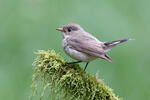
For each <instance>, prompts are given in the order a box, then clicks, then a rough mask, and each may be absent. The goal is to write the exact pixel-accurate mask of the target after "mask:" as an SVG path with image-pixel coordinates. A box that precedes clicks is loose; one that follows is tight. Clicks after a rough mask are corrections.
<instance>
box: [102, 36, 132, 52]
mask: <svg viewBox="0 0 150 100" xmlns="http://www.w3.org/2000/svg"><path fill="white" fill-rule="evenodd" d="M129 40H133V39H123V40H117V41H111V42H104V49H105V50H106V49H110V48H112V47H114V46H115V45H117V44H120V43H123V42H126V41H129Z"/></svg>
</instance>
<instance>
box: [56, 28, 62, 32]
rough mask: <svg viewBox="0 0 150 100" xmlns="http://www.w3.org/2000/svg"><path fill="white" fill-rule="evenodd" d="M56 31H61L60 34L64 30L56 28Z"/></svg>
mask: <svg viewBox="0 0 150 100" xmlns="http://www.w3.org/2000/svg"><path fill="white" fill-rule="evenodd" d="M56 30H58V31H61V32H64V29H63V28H56Z"/></svg>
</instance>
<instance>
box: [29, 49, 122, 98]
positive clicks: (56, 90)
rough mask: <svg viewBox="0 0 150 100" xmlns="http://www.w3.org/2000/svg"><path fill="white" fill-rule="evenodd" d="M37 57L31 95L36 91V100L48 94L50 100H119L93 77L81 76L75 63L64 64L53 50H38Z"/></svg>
mask: <svg viewBox="0 0 150 100" xmlns="http://www.w3.org/2000/svg"><path fill="white" fill-rule="evenodd" d="M37 54H39V56H38V57H37V58H36V59H35V61H34V63H33V66H34V73H33V77H32V85H31V87H32V89H33V96H34V95H35V93H37V92H38V91H40V97H39V98H40V99H43V98H44V97H45V96H46V94H48V95H49V96H48V98H49V99H51V100H120V99H119V98H118V97H116V96H115V94H114V93H113V92H112V89H110V88H109V87H107V86H106V85H105V84H104V83H103V82H102V81H101V80H99V79H97V78H96V76H91V75H90V74H87V73H85V72H84V71H83V70H82V69H81V68H80V67H79V65H78V64H71V65H68V64H66V61H65V60H64V59H63V58H62V57H61V56H60V55H58V54H56V53H55V51H54V50H48V51H43V50H40V51H38V52H37ZM39 87H41V88H40V90H39V89H38V88H39ZM47 91H49V92H48V93H47ZM33 96H32V97H33Z"/></svg>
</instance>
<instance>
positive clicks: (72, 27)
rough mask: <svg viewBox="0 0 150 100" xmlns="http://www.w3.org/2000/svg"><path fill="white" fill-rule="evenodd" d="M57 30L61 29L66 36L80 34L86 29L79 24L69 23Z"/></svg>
mask: <svg viewBox="0 0 150 100" xmlns="http://www.w3.org/2000/svg"><path fill="white" fill-rule="evenodd" d="M56 30H58V31H61V32H62V33H63V36H64V37H65V36H70V35H73V34H79V33H82V31H84V30H83V29H82V28H81V27H80V25H78V24H68V25H65V26H64V27H63V28H57V29H56Z"/></svg>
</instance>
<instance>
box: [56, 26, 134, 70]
mask: <svg viewBox="0 0 150 100" xmlns="http://www.w3.org/2000/svg"><path fill="white" fill-rule="evenodd" d="M56 30H58V31H61V32H62V35H63V40H62V47H63V50H64V52H65V53H66V54H67V55H69V56H70V57H71V58H73V59H75V60H76V61H75V62H69V63H67V64H73V63H81V62H86V65H85V67H84V71H85V70H86V68H87V66H88V64H89V62H91V61H93V60H95V59H97V58H101V59H104V60H106V61H109V62H112V58H111V57H109V56H108V55H107V52H109V51H110V50H111V49H112V48H113V47H115V46H116V45H117V44H120V43H123V42H126V41H129V40H132V39H131V38H127V39H122V40H116V41H108V42H102V41H100V40H98V39H97V38H96V37H94V36H93V35H92V34H90V33H88V32H86V31H85V30H84V29H83V28H82V27H81V26H80V25H79V24H67V25H64V27H63V28H56Z"/></svg>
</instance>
